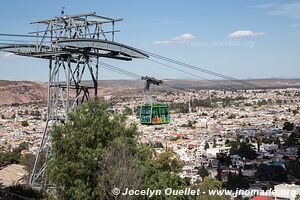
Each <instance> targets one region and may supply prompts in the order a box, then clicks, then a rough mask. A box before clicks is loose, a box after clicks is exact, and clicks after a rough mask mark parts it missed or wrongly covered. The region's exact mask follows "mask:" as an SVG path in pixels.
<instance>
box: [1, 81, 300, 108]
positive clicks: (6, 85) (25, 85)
mask: <svg viewBox="0 0 300 200" xmlns="http://www.w3.org/2000/svg"><path fill="white" fill-rule="evenodd" d="M247 82H250V83H252V84H256V85H259V86H262V87H263V88H265V89H270V88H272V89H276V88H278V89H280V88H290V87H296V88H298V87H300V80H299V79H252V80H247ZM165 83H166V84H167V85H168V86H171V87H174V88H180V89H196V90H202V89H216V90H220V89H225V88H227V89H228V88H235V89H247V88H241V86H240V85H239V84H238V83H234V82H232V81H224V80H214V81H213V82H212V81H206V80H175V79H173V80H165ZM84 84H85V85H90V84H91V83H90V81H84ZM99 87H100V88H99V92H100V95H114V96H128V95H143V87H144V82H143V81H141V80H101V81H99ZM152 88H153V91H157V89H158V87H155V86H154V87H152ZM161 89H164V88H161ZM46 101H47V83H42V82H34V81H8V80H0V105H11V104H14V103H19V104H26V103H33V102H46Z"/></svg>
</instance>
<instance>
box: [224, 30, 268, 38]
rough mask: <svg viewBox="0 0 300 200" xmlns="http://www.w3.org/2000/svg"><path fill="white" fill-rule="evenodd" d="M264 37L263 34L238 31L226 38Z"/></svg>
mask: <svg viewBox="0 0 300 200" xmlns="http://www.w3.org/2000/svg"><path fill="white" fill-rule="evenodd" d="M261 35H265V33H264V32H253V31H249V30H239V31H235V32H233V33H230V34H229V35H228V36H229V37H232V38H239V37H253V36H261Z"/></svg>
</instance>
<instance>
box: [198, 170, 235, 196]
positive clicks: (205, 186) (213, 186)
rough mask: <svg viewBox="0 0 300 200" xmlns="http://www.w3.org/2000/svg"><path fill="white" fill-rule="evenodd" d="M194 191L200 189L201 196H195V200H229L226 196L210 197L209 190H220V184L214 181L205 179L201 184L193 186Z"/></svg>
mask: <svg viewBox="0 0 300 200" xmlns="http://www.w3.org/2000/svg"><path fill="white" fill-rule="evenodd" d="M193 187H194V188H195V189H200V191H201V195H198V196H196V197H195V198H194V199H196V200H229V199H230V198H229V197H227V196H221V195H211V194H209V190H211V191H212V190H220V189H221V188H222V183H221V182H220V181H218V180H216V179H213V178H210V177H208V176H207V177H205V178H204V179H203V181H202V182H200V183H198V184H197V185H195V186H193Z"/></svg>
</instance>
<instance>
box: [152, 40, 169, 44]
mask: <svg viewBox="0 0 300 200" xmlns="http://www.w3.org/2000/svg"><path fill="white" fill-rule="evenodd" d="M172 43H174V42H173V41H171V40H158V41H155V42H153V44H160V45H165V44H172Z"/></svg>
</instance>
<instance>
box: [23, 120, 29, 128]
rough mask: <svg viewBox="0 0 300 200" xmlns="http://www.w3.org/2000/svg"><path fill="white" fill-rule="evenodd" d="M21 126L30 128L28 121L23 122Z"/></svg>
mask: <svg viewBox="0 0 300 200" xmlns="http://www.w3.org/2000/svg"><path fill="white" fill-rule="evenodd" d="M21 125H22V126H23V127H26V126H29V124H28V122H27V121H22V122H21Z"/></svg>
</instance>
